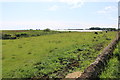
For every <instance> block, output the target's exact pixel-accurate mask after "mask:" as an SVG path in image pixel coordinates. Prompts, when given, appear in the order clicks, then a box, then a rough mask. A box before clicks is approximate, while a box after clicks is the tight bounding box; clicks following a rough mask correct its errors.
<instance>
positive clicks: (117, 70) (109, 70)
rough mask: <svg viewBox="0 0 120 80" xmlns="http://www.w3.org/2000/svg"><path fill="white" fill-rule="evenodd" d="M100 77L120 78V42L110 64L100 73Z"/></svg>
mask: <svg viewBox="0 0 120 80" xmlns="http://www.w3.org/2000/svg"><path fill="white" fill-rule="evenodd" d="M100 78H108V79H110V78H111V79H120V43H119V44H118V45H117V48H116V49H115V51H114V53H113V57H112V59H110V60H109V61H108V64H107V66H106V67H105V70H104V71H103V72H102V74H101V75H100Z"/></svg>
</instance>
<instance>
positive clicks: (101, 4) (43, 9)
mask: <svg viewBox="0 0 120 80" xmlns="http://www.w3.org/2000/svg"><path fill="white" fill-rule="evenodd" d="M0 3H1V4H0V17H2V19H1V20H0V22H2V24H1V29H4V30H5V29H45V28H50V29H68V28H78V29H80V28H83V29H85V28H89V27H95V26H96V27H113V28H117V23H118V21H117V20H118V19H117V18H118V2H117V0H111V2H108V1H107V0H106V1H105V0H103V1H102V0H94V1H92V0H91V1H89V2H88V1H87V0H39V1H38V0H34V1H32V0H31V1H30V0H29V1H27V0H24V1H22V0H21V1H20V0H19V1H18V0H16V1H15V0H9V2H8V1H7V0H4V1H0Z"/></svg>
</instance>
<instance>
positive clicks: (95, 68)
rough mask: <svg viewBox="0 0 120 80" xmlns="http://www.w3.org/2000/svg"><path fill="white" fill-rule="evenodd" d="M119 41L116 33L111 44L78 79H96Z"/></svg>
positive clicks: (118, 35) (119, 35)
mask: <svg viewBox="0 0 120 80" xmlns="http://www.w3.org/2000/svg"><path fill="white" fill-rule="evenodd" d="M119 41H120V32H118V33H117V35H116V38H115V39H114V40H113V41H111V43H110V44H109V45H108V46H107V47H105V48H104V50H103V51H102V52H101V53H100V55H98V57H97V58H96V60H95V61H94V62H93V63H91V64H90V66H88V67H87V68H86V69H85V70H84V72H83V73H81V75H80V77H79V78H77V79H76V80H79V79H90V78H98V75H99V74H100V73H101V71H102V70H103V69H104V67H105V65H106V64H107V61H108V60H109V59H110V58H111V57H112V55H113V51H114V49H115V48H116V45H117V44H118V42H119Z"/></svg>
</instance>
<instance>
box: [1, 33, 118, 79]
mask: <svg viewBox="0 0 120 80" xmlns="http://www.w3.org/2000/svg"><path fill="white" fill-rule="evenodd" d="M115 37H116V32H107V33H106V32H98V34H95V33H94V32H67V33H58V34H52V35H42V36H37V37H26V38H19V39H12V40H10V39H9V40H2V65H3V68H2V77H3V78H41V77H50V78H51V77H53V78H63V77H65V75H66V74H68V73H70V72H74V71H81V72H82V71H83V70H84V69H85V68H86V67H87V66H88V65H89V64H90V63H91V62H93V61H94V60H95V58H96V57H97V56H98V55H99V53H100V52H101V50H102V49H103V48H104V47H105V46H107V45H108V44H109V43H110V42H111V40H113V39H114V38H115Z"/></svg>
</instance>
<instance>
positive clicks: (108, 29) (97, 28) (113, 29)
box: [89, 27, 117, 31]
mask: <svg viewBox="0 0 120 80" xmlns="http://www.w3.org/2000/svg"><path fill="white" fill-rule="evenodd" d="M89 30H105V31H117V29H116V28H100V27H91V28H89Z"/></svg>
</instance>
